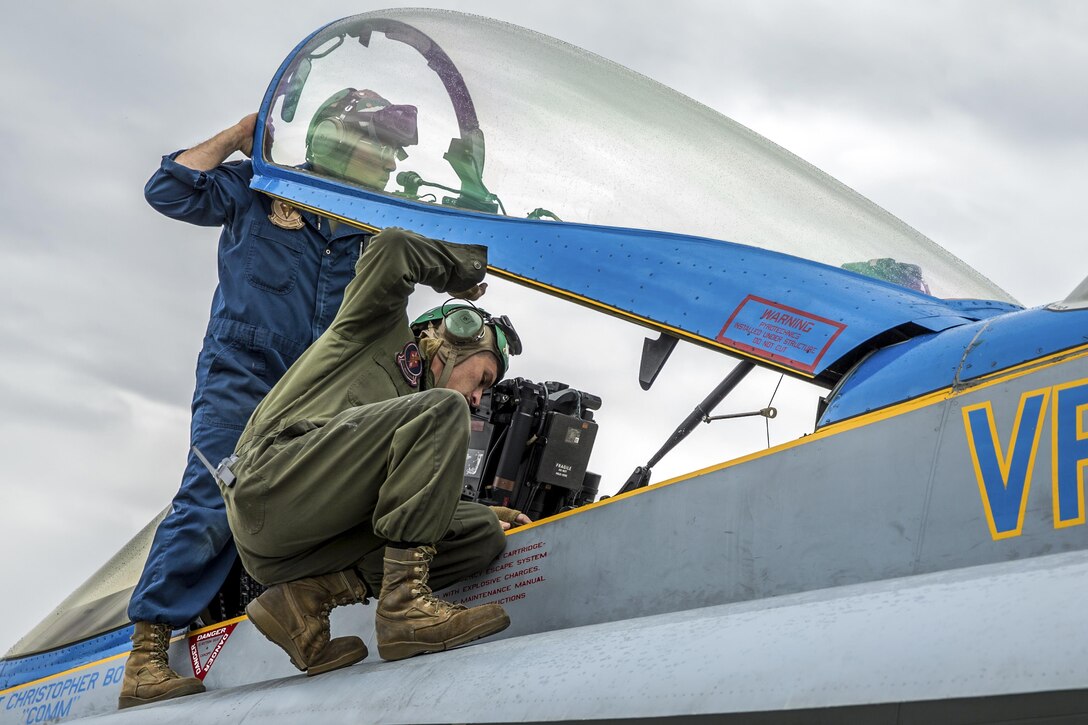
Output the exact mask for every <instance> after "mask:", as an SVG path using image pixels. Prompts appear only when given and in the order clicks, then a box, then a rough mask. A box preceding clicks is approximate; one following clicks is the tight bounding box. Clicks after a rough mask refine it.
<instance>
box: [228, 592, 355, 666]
mask: <svg viewBox="0 0 1088 725" xmlns="http://www.w3.org/2000/svg"><path fill="white" fill-rule="evenodd" d="M366 601H367V599H366V587H365V586H364V584H363V582H362V581H361V580H360V579H359V575H358V574H356V573H355V572H354V571H338V572H336V573H335V574H324V575H322V576H315V577H310V578H308V579H296V580H295V581H293V582H287V583H285V584H276V585H275V586H273V587H270V588H269V589H268V590H266V591H265V592H264V593H263V594H261V596H259V597H257V598H256V599H254V600H253V601H252V602H250V603H249V605H248V606H247V607H246V614H248V615H249V621H251V622H253V626H255V627H256V628H257V629H258V630H259V631H260V633H261V634H263V635H264V636H265V637H267V638H268V639H269V641H271V642H273V643H275V644H278V645H279V646H280V647H281V648H282V649H283V650H284V651H285V652H287V654H288V656H289V657H290V658H291V664H293V665H294V666H295V667H297V668H299V669H300V670H303V671H304V672H305V673H306V674H307V675H320V674H321V673H323V672H329V671H330V670H335V669H338V668H340V667H347V666H348V665H353V664H355V663H356V662H358V661H359V660H361V659H363V658H364V657H366V655H367V651H366V645H365V644H363V640H361V639H359V638H358V637H354V636H352V637H337V638H336V639H334V640H332V641H330V640H329V635H330V632H329V612H330V611H331V610H332V608H333V607H338V606H341V605H344V604H354V603H356V602H361V603H363V604H366Z"/></svg>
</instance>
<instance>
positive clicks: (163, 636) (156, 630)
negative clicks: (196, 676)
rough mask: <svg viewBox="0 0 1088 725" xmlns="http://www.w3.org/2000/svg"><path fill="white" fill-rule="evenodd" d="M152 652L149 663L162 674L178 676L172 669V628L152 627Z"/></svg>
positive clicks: (169, 676)
mask: <svg viewBox="0 0 1088 725" xmlns="http://www.w3.org/2000/svg"><path fill="white" fill-rule="evenodd" d="M151 645H152V647H151V652H150V653H149V655H148V664H150V665H151V666H152V667H154V668H155V669H156V670H157V671H158V672H159V674H160V675H161V676H163V677H167V678H174V677H178V675H177V673H175V672H174V671H173V670H172V669H170V652H169V650H170V628H169V626H165V627H159V626H156V627H152V629H151Z"/></svg>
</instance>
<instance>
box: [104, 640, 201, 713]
mask: <svg viewBox="0 0 1088 725" xmlns="http://www.w3.org/2000/svg"><path fill="white" fill-rule="evenodd" d="M172 630H173V628H172V627H171V626H170V625H169V624H152V623H151V622H136V628H135V629H134V630H133V631H132V652H131V654H129V656H128V660H127V661H126V662H125V677H124V679H123V680H121V696H120V697H119V698H117V709H119V710H123V709H125V708H126V707H133V706H134V705H145V704H147V703H149V702H158V701H159V700H169V699H170V698H172V697H182V696H183V695H194V694H196V693H198V692H204V683H203V682H201V681H200V680H198V679H197V678H195V677H182V676H181V675H179V674H178V673H176V672H174V671H173V670H172V669H170V660H169V654H168V652H167V650H168V649H169V648H170V632H171V631H172Z"/></svg>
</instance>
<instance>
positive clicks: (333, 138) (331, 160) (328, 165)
mask: <svg viewBox="0 0 1088 725" xmlns="http://www.w3.org/2000/svg"><path fill="white" fill-rule="evenodd" d="M343 143H344V122H343V121H342V120H341V119H340V118H339V117H337V116H333V117H331V118H326V119H324V120H322V121H321V122H319V123H318V124H317V125H316V126H314V129H313V137H312V138H311V140H310V147H309V149H308V151H309V159H308V160H309V161H310V162H311V163H312V164H314V165H315V166H318V167H320V168H324V169H329V170H332V171H335V172H337V173H341V172H342V171H343V168H344V167H346V166H347V162H348V160H349V158H350V154H349V153H345V151H344V149H343V148H342V146H343Z"/></svg>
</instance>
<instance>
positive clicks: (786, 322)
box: [717, 295, 846, 373]
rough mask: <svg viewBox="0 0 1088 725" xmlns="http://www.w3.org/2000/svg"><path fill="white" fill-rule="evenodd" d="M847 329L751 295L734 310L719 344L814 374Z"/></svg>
mask: <svg viewBox="0 0 1088 725" xmlns="http://www.w3.org/2000/svg"><path fill="white" fill-rule="evenodd" d="M845 329H846V325H844V324H842V323H840V322H834V321H832V320H828V319H826V318H824V317H820V316H818V315H813V314H811V313H808V312H804V311H803V310H798V309H794V308H793V307H787V306H785V305H780V304H778V303H776V302H771V301H770V300H765V299H761V298H759V297H756V296H754V295H748V296H747V297H745V298H744V301H743V302H741V303H740V306H739V307H737V309H736V310H734V312H733V314H732V315H731V316H730V318H729V321H728V322H726V323H725V327H723V328H722V331H721V332H719V333H718V337H717V340H718V342H723V343H725V344H727V345H730V346H732V347H735V348H737V349H738V350H744V351H747V352H750V353H752V354H753V355H756V356H757V357H761V358H763V359H765V360H773V361H774V362H777V363H781V364H782V365H785V366H787V367H790V368H793V369H794V370H799V371H802V372H806V373H811V372H813V371H814V370H815V369H816V366H817V365H819V363H820V359H821V358H822V357H823V356H824V353H826V352H827V350H828V348H829V347H831V343H833V342H834V341H835V338H836V337H838V336H839V334H840V333H842V331H843V330H845Z"/></svg>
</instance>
